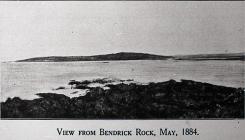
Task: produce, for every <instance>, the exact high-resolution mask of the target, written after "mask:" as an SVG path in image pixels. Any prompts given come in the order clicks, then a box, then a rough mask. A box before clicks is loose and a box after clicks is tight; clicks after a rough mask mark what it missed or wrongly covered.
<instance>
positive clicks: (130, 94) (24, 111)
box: [1, 79, 244, 119]
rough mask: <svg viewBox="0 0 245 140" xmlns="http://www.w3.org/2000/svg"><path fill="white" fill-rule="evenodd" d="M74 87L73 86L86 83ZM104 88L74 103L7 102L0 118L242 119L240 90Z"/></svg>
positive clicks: (175, 85) (192, 85)
mask: <svg viewBox="0 0 245 140" xmlns="http://www.w3.org/2000/svg"><path fill="white" fill-rule="evenodd" d="M95 81H96V82H97V83H104V82H105V81H106V80H105V79H97V80H95ZM72 82H73V84H76V86H81V85H83V86H84V85H85V84H88V83H90V82H89V81H86V82H84V81H83V82H84V83H81V82H77V81H72ZM107 86H108V87H109V88H110V89H108V90H104V89H103V88H100V87H93V88H90V91H89V92H88V93H87V94H86V95H85V96H80V97H74V98H69V97H67V96H65V95H60V94H54V93H39V94H37V95H38V96H40V97H41V98H38V99H34V100H22V99H20V98H18V97H15V98H12V99H10V98H8V99H7V100H6V101H5V102H2V103H1V111H2V113H1V114H2V117H3V118H80V119H108V118H109V119H164V118H171V119H183V118H187V119H202V118H244V89H243V88H231V87H224V86H216V85H212V84H208V83H201V82H195V81H191V80H182V81H181V82H177V81H174V80H170V81H166V82H159V83H149V84H148V85H139V84H135V83H131V84H124V83H120V84H117V85H112V84H109V85H107ZM80 88H81V87H80Z"/></svg>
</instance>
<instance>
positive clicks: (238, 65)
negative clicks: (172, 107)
mask: <svg viewBox="0 0 245 140" xmlns="http://www.w3.org/2000/svg"><path fill="white" fill-rule="evenodd" d="M244 66H245V65H244V62H243V61H173V60H153V61H152V60H140V61H139V60H137V61H110V62H109V63H103V62H98V61H97V62H88V61H87V62H38V63H32V62H26V63H25V62H24V63H22V62H20V63H14V62H12V63H2V64H1V73H2V75H1V83H2V84H1V100H2V101H4V100H6V99H7V98H8V97H14V96H18V97H21V98H22V99H33V98H37V96H36V95H35V93H40V92H53V93H54V92H55V93H57V92H60V93H62V94H66V95H68V96H69V95H70V93H71V92H72V91H71V90H63V91H62V92H61V91H54V90H53V89H55V88H57V87H60V86H67V83H68V82H69V80H91V79H96V78H112V79H123V80H126V79H134V80H135V81H137V82H141V83H148V82H161V81H167V80H169V79H174V80H180V79H189V80H196V81H200V82H208V83H212V84H216V85H223V86H230V87H245V86H244V71H245V67H244Z"/></svg>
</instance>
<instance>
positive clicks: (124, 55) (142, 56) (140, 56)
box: [17, 52, 172, 62]
mask: <svg viewBox="0 0 245 140" xmlns="http://www.w3.org/2000/svg"><path fill="white" fill-rule="evenodd" d="M169 58H172V56H161V55H153V54H147V53H132V52H120V53H115V54H105V55H93V56H49V57H35V58H29V59H24V60H18V61H17V62H63V61H111V60H166V59H169Z"/></svg>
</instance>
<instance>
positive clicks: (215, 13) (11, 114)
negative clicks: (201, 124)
mask: <svg viewBox="0 0 245 140" xmlns="http://www.w3.org/2000/svg"><path fill="white" fill-rule="evenodd" d="M0 26H1V30H0V46H1V49H2V50H4V51H1V52H0V56H1V61H2V63H1V100H0V102H1V119H62V120H63V119H64V120H66V119H81V120H83V119H86V120H87V119H96V120H97V119H98V120H104V119H136V120H138V119H139V120H141V119H163V120H164V119H190V120H192V119H193V120H194V119H239V118H244V91H245V89H244V88H245V85H244V79H245V78H244V70H245V65H244V62H245V50H244V45H245V44H244V40H245V38H244V35H245V34H244V29H245V26H244V4H243V2H197V1H196V2H167V1H144V2H143V1H141V2H137V1H131V2H123V1H121V2H120V1H117V2H116V1H104V2H85V1H83V2H38V3H37V2H36V3H35V2H21V3H3V4H1V5H0Z"/></svg>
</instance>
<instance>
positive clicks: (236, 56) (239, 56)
mask: <svg viewBox="0 0 245 140" xmlns="http://www.w3.org/2000/svg"><path fill="white" fill-rule="evenodd" d="M174 59H175V60H243V61H244V60H245V53H225V54H198V55H178V56H174Z"/></svg>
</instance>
